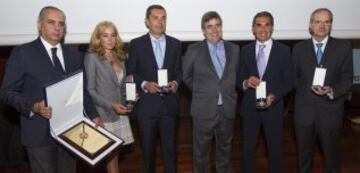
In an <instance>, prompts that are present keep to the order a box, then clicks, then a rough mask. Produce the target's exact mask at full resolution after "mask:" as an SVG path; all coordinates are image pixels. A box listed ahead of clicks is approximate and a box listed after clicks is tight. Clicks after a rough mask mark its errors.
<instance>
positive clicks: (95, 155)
mask: <svg viewBox="0 0 360 173" xmlns="http://www.w3.org/2000/svg"><path fill="white" fill-rule="evenodd" d="M45 94H46V103H47V105H48V106H50V107H51V108H52V117H51V118H50V120H49V122H50V129H51V131H50V132H51V135H52V137H53V138H54V139H55V140H57V141H58V142H59V143H60V144H61V145H63V146H64V147H66V148H68V149H69V150H71V151H72V152H73V153H74V154H76V155H77V156H79V157H81V158H82V159H84V160H85V161H87V162H88V163H90V164H91V165H95V164H96V163H98V162H99V161H100V160H101V159H103V158H104V157H106V156H107V155H108V154H109V153H111V152H112V151H113V150H115V149H116V148H118V147H119V146H120V145H121V144H122V143H123V142H124V141H123V140H122V139H120V138H118V137H116V136H115V135H114V134H112V133H110V132H108V131H107V130H105V129H104V128H102V127H95V124H94V123H93V122H92V121H91V120H90V119H88V118H86V117H85V116H84V108H83V73H82V72H79V73H76V74H73V75H70V76H68V77H66V78H64V79H63V80H61V81H58V82H56V83H53V84H51V85H48V86H46V87H45Z"/></svg>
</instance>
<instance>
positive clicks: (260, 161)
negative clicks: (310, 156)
mask: <svg viewBox="0 0 360 173" xmlns="http://www.w3.org/2000/svg"><path fill="white" fill-rule="evenodd" d="M240 121H241V118H240V117H238V118H237V119H236V126H235V135H234V141H233V154H232V172H234V173H239V172H240V158H241V152H240V147H241V144H242V140H241V135H240V134H241V127H240V124H241V123H240ZM284 122H285V123H284V130H285V133H284V138H283V140H284V141H283V142H284V172H285V173H295V172H297V170H296V160H297V152H296V145H295V137H294V130H293V123H292V117H291V116H290V117H286V118H285V121H284ZM133 127H134V132H135V139H136V142H135V143H134V144H133V145H132V146H129V147H126V148H123V150H122V153H121V160H120V169H121V173H125V172H126V173H140V172H141V162H142V160H141V159H142V158H141V148H140V144H139V140H138V135H137V130H136V126H135V125H134V126H133ZM340 143H341V146H340V147H341V148H340V150H341V161H342V163H341V170H342V173H360V125H352V124H351V123H350V122H349V121H347V120H346V119H345V120H344V127H343V129H342V137H341V142H340ZM157 151H158V152H157V157H156V159H157V160H156V169H157V172H158V173H163V172H164V171H163V165H162V160H161V153H160V146H159V145H158V148H157ZM191 155H192V125H191V118H190V117H182V118H181V119H180V120H179V131H178V172H179V173H190V172H192V158H191ZM322 159H323V158H322V155H321V149H319V147H317V148H316V154H315V157H314V173H322V172H323V160H322ZM256 160H257V169H258V172H259V173H266V172H267V170H268V164H267V159H266V148H265V144H264V140H263V136H261V137H260V140H259V144H258V149H257V154H256ZM77 170H78V171H77V172H79V173H102V172H106V171H105V167H104V162H100V164H98V165H97V166H95V167H92V166H89V165H88V164H86V163H85V162H83V161H81V160H79V161H78V168H77ZM212 172H215V171H214V167H213V166H212ZM3 173H30V171H26V170H25V171H20V170H17V169H11V168H9V169H5V170H4V171H3Z"/></svg>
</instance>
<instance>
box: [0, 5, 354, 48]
mask: <svg viewBox="0 0 360 173" xmlns="http://www.w3.org/2000/svg"><path fill="white" fill-rule="evenodd" d="M154 3H158V4H161V5H163V6H164V7H165V8H166V9H167V15H168V24H167V33H168V34H170V35H173V36H175V37H177V38H179V39H180V40H183V41H190V40H201V39H203V36H202V34H201V30H200V19H201V16H202V14H203V13H205V12H206V11H209V10H216V11H218V12H219V14H220V15H221V16H222V19H223V30H224V38H225V39H229V40H249V39H253V36H252V34H251V22H252V18H253V16H254V15H255V14H256V13H257V12H259V11H264V10H266V11H269V12H271V13H272V14H273V16H274V18H275V33H274V35H273V36H274V38H275V39H304V38H308V37H309V34H308V23H309V16H310V13H311V12H312V11H313V10H314V9H316V8H319V7H327V8H329V9H331V10H332V11H333V12H334V25H333V32H332V35H333V36H336V37H341V38H353V39H357V38H360V12H359V7H360V1H359V0H1V1H0V45H14V44H21V43H24V42H27V41H30V40H33V39H35V38H36V37H37V29H36V20H37V15H38V13H39V11H40V9H41V8H42V7H43V6H45V5H54V6H57V7H59V8H60V9H62V10H63V11H64V12H65V13H66V16H67V24H68V34H67V37H66V42H68V43H88V41H89V38H90V34H91V32H92V31H93V29H94V27H95V25H96V24H97V23H98V22H99V21H101V20H110V21H113V22H115V23H116V25H117V26H118V29H119V30H120V34H121V36H122V38H123V39H124V40H125V41H129V40H131V39H132V38H134V37H137V36H139V35H141V34H143V33H145V32H146V31H147V29H146V28H145V26H144V16H145V10H146V8H147V7H148V6H149V5H151V4H154Z"/></svg>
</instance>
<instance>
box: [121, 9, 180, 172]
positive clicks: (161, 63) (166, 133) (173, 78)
mask: <svg viewBox="0 0 360 173" xmlns="http://www.w3.org/2000/svg"><path fill="white" fill-rule="evenodd" d="M145 24H146V26H147V28H148V29H149V33H147V34H145V35H143V36H140V37H138V38H135V39H133V40H132V41H131V42H130V45H129V60H128V63H127V72H128V74H130V75H133V77H134V80H135V83H136V85H137V86H138V88H139V91H140V100H139V101H138V103H137V104H136V105H135V110H134V114H136V117H137V122H138V126H139V128H140V137H141V142H142V147H143V148H142V149H143V172H144V173H153V172H155V158H156V157H155V153H156V150H155V149H156V139H157V133H158V130H159V132H160V138H161V147H162V154H163V160H164V165H165V172H166V173H174V172H176V158H177V154H176V127H177V114H178V109H179V108H178V107H179V95H178V93H177V89H178V86H179V84H180V82H181V78H182V77H181V65H180V60H181V59H180V58H181V42H180V41H179V40H177V39H175V38H173V37H170V36H168V35H166V34H165V30H166V11H165V9H164V8H163V7H162V6H160V5H151V6H149V7H148V8H147V10H146V18H145ZM158 70H167V76H168V81H169V83H168V86H167V87H168V92H167V93H164V92H163V90H162V89H161V87H160V86H159V85H158V83H157V79H158Z"/></svg>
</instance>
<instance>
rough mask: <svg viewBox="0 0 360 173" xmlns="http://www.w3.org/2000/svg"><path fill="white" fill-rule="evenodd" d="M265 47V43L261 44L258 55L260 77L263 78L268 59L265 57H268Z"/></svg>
mask: <svg viewBox="0 0 360 173" xmlns="http://www.w3.org/2000/svg"><path fill="white" fill-rule="evenodd" d="M265 47H266V45H265V44H261V45H259V52H258V56H257V67H258V71H259V77H260V79H262V77H263V75H264V73H265V69H266V59H265V58H266V57H265V51H264V49H265Z"/></svg>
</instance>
